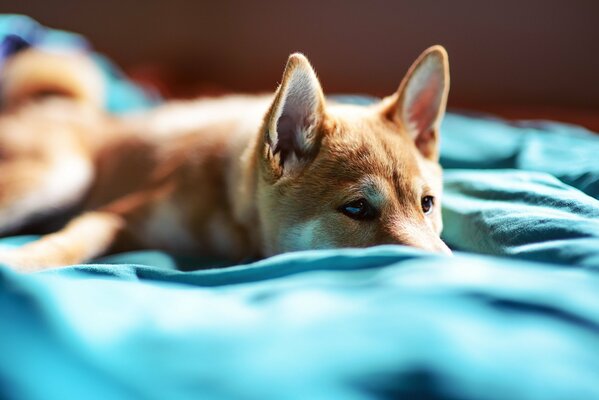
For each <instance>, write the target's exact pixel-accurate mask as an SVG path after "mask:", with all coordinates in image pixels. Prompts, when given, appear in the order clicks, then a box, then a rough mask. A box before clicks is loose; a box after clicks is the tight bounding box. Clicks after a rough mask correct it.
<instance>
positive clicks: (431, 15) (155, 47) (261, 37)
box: [0, 0, 599, 109]
mask: <svg viewBox="0 0 599 400" xmlns="http://www.w3.org/2000/svg"><path fill="white" fill-rule="evenodd" d="M0 11H2V12H18V13H24V14H28V15H30V16H32V17H34V18H36V19H38V20H39V21H40V22H42V23H43V24H46V25H49V26H52V27H57V28H63V29H67V30H73V31H77V32H81V33H83V34H84V35H86V36H87V37H88V38H89V39H90V40H91V41H92V43H93V44H94V45H95V46H96V48H98V49H100V50H101V51H104V52H106V53H107V54H108V55H110V56H111V57H113V58H114V59H115V60H117V62H118V63H120V64H121V65H124V66H128V67H132V66H136V65H141V64H144V63H152V64H157V63H158V64H165V65H168V66H169V67H172V68H173V69H174V70H175V71H176V72H177V74H179V75H180V76H182V77H183V78H186V79H190V80H191V79H194V78H197V77H199V79H201V80H203V81H210V82H214V83H216V84H219V85H223V86H225V87H227V88H230V89H234V90H271V89H273V88H274V87H275V85H276V83H277V81H278V79H279V78H280V75H281V72H282V68H283V66H284V63H285V60H286V57H287V55H288V54H289V53H291V52H293V51H302V52H304V53H305V54H306V55H308V57H309V58H310V60H311V61H312V63H313V64H314V66H315V67H316V69H317V71H318V72H319V75H320V77H321V79H322V81H323V84H324V86H325V89H326V90H328V91H329V92H331V91H336V92H367V93H372V94H378V95H380V94H386V93H390V92H391V91H393V90H394V89H395V88H396V87H397V85H398V83H399V81H400V79H401V77H402V75H403V74H404V72H405V70H406V69H407V67H408V66H409V64H410V63H411V61H412V60H413V59H414V58H415V57H416V56H417V55H418V54H419V52H420V51H422V50H423V49H424V48H426V47H427V46H429V45H432V44H435V43H440V44H443V45H444V46H446V48H447V49H448V51H449V54H450V59H451V71H452V94H451V97H450V105H456V104H457V105H461V104H474V103H478V104H485V103H488V104H507V103H509V104H534V105H543V106H560V107H561V106H570V107H583V108H588V109H595V108H597V107H598V106H599V79H598V78H597V74H598V73H599V44H598V43H597V42H598V40H599V20H598V17H599V1H595V0H588V1H582V0H571V1H567V2H566V1H540V0H520V1H509V0H508V1H502V2H490V1H465V0H454V1H432V0H419V1H410V2H408V1H393V2H392V1H366V0H350V1H326V2H325V1H317V0H305V1H293V2H290V1H272V2H267V1H238V2H233V1H185V0H171V1H158V0H149V1H133V0H102V1H91V0H79V1H68V0H52V1H49V0H38V1H34V0H17V1H15V0H12V1H5V0H0Z"/></svg>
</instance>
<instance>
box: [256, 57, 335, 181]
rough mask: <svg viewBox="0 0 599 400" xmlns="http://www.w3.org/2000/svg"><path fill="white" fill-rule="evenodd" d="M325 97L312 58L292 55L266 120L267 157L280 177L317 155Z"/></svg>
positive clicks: (265, 148)
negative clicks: (312, 64) (311, 63)
mask: <svg viewBox="0 0 599 400" xmlns="http://www.w3.org/2000/svg"><path fill="white" fill-rule="evenodd" d="M324 103H325V100H324V94H323V92H322V88H321V86H320V82H319V81H318V78H317V77H316V73H315V72H314V69H313V68H312V66H311V65H310V62H309V61H308V59H307V58H306V57H305V56H304V55H302V54H300V53H295V54H292V55H291V56H289V59H288V61H287V66H286V67H285V72H284V73H283V81H282V83H281V85H280V86H279V88H278V89H277V91H276V93H275V99H274V101H273V103H272V105H271V106H270V109H269V111H268V113H267V114H266V117H265V120H264V122H265V127H266V132H264V139H265V140H264V141H265V143H264V146H265V147H264V154H265V157H266V159H267V161H268V163H269V165H270V167H271V168H272V169H273V171H274V172H275V176H277V177H280V176H282V175H283V173H285V174H288V173H293V172H294V171H297V170H298V169H299V168H300V167H301V166H302V165H303V164H305V162H307V161H309V160H310V159H311V158H312V156H314V153H315V151H316V150H317V141H318V139H319V138H318V136H319V130H320V129H319V128H320V126H321V124H322V122H323V119H324Z"/></svg>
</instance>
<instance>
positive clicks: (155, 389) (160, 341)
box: [0, 16, 599, 399]
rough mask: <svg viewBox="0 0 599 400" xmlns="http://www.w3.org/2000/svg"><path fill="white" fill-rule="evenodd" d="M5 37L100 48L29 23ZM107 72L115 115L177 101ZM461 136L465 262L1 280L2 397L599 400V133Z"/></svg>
mask: <svg viewBox="0 0 599 400" xmlns="http://www.w3.org/2000/svg"><path fill="white" fill-rule="evenodd" d="M0 38H4V41H3V47H2V49H3V53H2V54H3V55H6V54H8V53H9V52H10V51H14V49H15V48H17V47H18V45H19V43H20V42H19V41H20V40H21V41H23V42H26V43H29V44H34V45H40V44H43V45H48V44H55V43H60V44H61V45H65V44H66V45H68V46H75V47H85V46H87V45H86V44H85V41H84V39H82V38H80V37H78V36H73V35H71V34H68V33H64V32H57V31H50V30H46V29H44V28H42V27H41V26H39V25H37V24H36V23H35V22H34V21H32V20H30V19H28V18H26V17H22V16H4V17H2V18H1V19H0ZM7 38H8V39H7ZM96 57H98V60H99V62H100V63H101V64H102V66H103V67H104V69H105V71H106V76H107V80H108V82H109V83H108V85H109V86H108V87H109V94H110V96H109V99H108V103H107V108H108V109H109V110H111V111H113V112H125V111H127V110H129V109H131V108H139V107H148V106H151V105H152V104H153V103H155V102H156V101H158V100H157V98H156V97H155V96H153V95H148V94H147V93H146V92H144V91H143V90H141V89H140V88H137V87H136V86H135V85H133V84H132V83H130V82H128V81H127V80H126V79H125V78H124V77H122V76H121V75H120V74H119V73H118V71H117V70H116V69H115V67H114V66H112V65H111V64H110V62H109V61H108V60H106V59H103V58H101V57H100V56H96ZM343 100H344V101H354V102H355V101H369V99H368V98H364V97H345V98H343ZM442 138H443V141H442V152H441V162H442V164H443V166H444V168H445V195H444V196H445V197H444V200H443V201H444V210H443V215H444V217H443V218H444V226H445V229H444V232H443V239H444V240H445V241H446V242H447V243H448V244H449V245H450V247H451V248H452V249H453V250H454V251H455V256H453V257H447V256H439V255H433V254H428V253H424V252H421V251H418V250H415V249H412V248H407V247H403V246H381V247H374V248H369V249H341V250H321V251H306V252H297V253H289V254H283V255H280V256H276V257H272V258H268V259H265V260H260V261H256V262H251V263H247V264H244V265H234V266H226V267H224V268H213V267H217V266H221V264H219V262H218V261H215V260H203V259H192V260H190V259H180V258H177V257H175V256H173V255H169V254H166V253H162V252H157V251H140V252H133V253H124V254H118V255H114V256H110V257H105V258H103V259H100V260H97V261H95V262H94V263H92V264H86V265H77V266H71V267H67V268H62V269H58V270H53V271H47V272H43V273H37V274H32V275H21V274H18V273H15V272H13V271H12V270H10V269H8V268H6V267H4V266H0V398H19V399H65V398H85V399H94V398H98V399H100V398H102V399H106V398H110V399H121V398H122V399H130V398H135V399H137V398H144V399H146V398H147V399H165V398H168V399H187V398H201V399H210V398H219V399H220V398H248V399H267V398H276V399H281V398H297V399H318V398H326V399H371V398H419V399H420V398H427V399H428V398H434V399H508V398H509V399H595V398H597V399H599V136H597V135H595V134H593V133H592V132H589V131H587V130H585V129H583V128H580V127H577V126H571V125H565V124H558V123H554V122H538V121H537V122H519V123H512V122H507V121H503V120H499V119H495V118H492V117H488V116H480V115H468V114H464V113H449V114H448V115H447V116H446V119H445V121H444V124H443V127H442ZM32 239H33V237H23V236H22V237H10V238H4V239H2V240H0V245H1V246H18V245H21V244H23V243H25V242H27V241H29V240H32ZM190 268H194V269H195V270H193V271H188V270H189V269H190ZM182 269H183V270H185V271H183V270H182Z"/></svg>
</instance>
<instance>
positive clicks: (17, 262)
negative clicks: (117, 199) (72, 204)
mask: <svg viewBox="0 0 599 400" xmlns="http://www.w3.org/2000/svg"><path fill="white" fill-rule="evenodd" d="M125 225H126V223H125V219H124V218H123V217H122V216H120V215H118V214H115V213H110V212H104V211H96V212H87V213H85V214H82V215H81V216H79V217H77V218H75V219H73V220H72V221H71V222H69V223H68V224H67V225H66V226H65V227H64V228H63V229H61V230H60V231H58V232H55V233H52V234H49V235H45V236H42V237H41V238H40V239H38V240H36V241H35V242H31V243H28V244H26V245H24V246H22V247H19V248H16V249H9V250H1V251H0V263H2V264H6V265H9V266H11V267H13V268H14V269H15V270H17V271H20V272H36V271H40V270H43V269H48V268H52V267H59V266H65V265H72V264H80V263H83V262H85V261H88V260H90V259H92V258H95V257H98V256H100V255H102V254H104V253H105V252H106V251H108V250H109V249H110V248H111V246H112V245H113V244H114V242H115V241H116V239H117V237H118V236H119V234H120V233H121V232H122V231H123V229H124V228H125Z"/></svg>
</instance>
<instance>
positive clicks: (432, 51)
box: [423, 44, 449, 63]
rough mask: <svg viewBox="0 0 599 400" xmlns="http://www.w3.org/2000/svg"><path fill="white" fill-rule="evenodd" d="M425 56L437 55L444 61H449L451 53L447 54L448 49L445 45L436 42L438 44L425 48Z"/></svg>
mask: <svg viewBox="0 0 599 400" xmlns="http://www.w3.org/2000/svg"><path fill="white" fill-rule="evenodd" d="M423 56H425V57H436V58H438V59H439V60H440V61H441V62H443V63H447V62H448V60H449V55H448V54H447V50H445V47H443V46H442V45H440V44H436V45H434V46H431V47H429V48H428V49H426V50H424V52H423Z"/></svg>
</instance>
